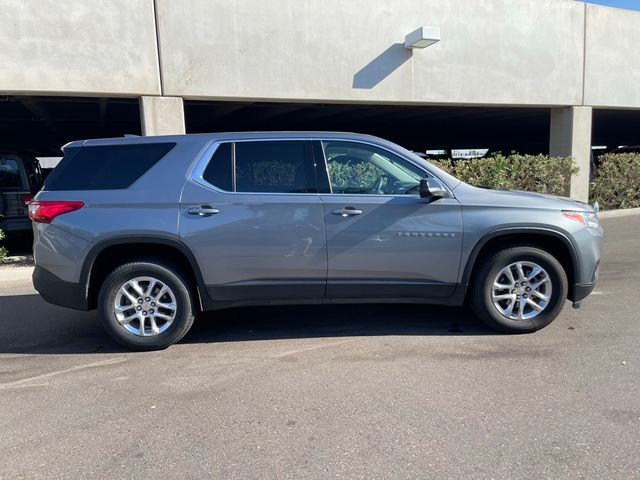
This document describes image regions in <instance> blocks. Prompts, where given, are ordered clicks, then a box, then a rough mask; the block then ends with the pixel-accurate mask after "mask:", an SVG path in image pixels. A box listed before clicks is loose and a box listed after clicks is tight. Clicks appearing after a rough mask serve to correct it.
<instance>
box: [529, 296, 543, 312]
mask: <svg viewBox="0 0 640 480" xmlns="http://www.w3.org/2000/svg"><path fill="white" fill-rule="evenodd" d="M527 305H530V306H531V308H533V309H534V310H535V311H536V312H541V311H542V310H544V308H543V307H541V306H540V305H538V304H537V303H536V302H534V301H533V300H531V299H530V298H527Z"/></svg>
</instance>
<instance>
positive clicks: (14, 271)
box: [0, 265, 33, 282]
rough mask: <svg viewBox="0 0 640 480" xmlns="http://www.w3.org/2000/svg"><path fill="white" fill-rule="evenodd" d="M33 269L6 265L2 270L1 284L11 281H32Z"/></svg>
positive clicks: (0, 270)
mask: <svg viewBox="0 0 640 480" xmlns="http://www.w3.org/2000/svg"><path fill="white" fill-rule="evenodd" d="M32 273H33V267H12V266H11V265H4V266H3V267H1V268H0V282H2V281H11V280H27V279H29V280H31V274H32Z"/></svg>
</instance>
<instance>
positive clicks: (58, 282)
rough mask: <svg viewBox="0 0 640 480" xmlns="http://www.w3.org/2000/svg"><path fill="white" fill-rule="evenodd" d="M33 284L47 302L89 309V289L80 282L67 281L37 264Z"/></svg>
mask: <svg viewBox="0 0 640 480" xmlns="http://www.w3.org/2000/svg"><path fill="white" fill-rule="evenodd" d="M32 279H33V286H34V288H35V289H36V290H37V291H38V293H40V295H41V296H42V298H44V299H45V300H46V301H47V302H49V303H52V304H54V305H60V306H62V307H67V308H73V309H74V310H88V309H89V307H88V302H87V289H86V287H85V286H84V285H82V284H79V283H73V282H67V281H65V280H62V279H60V278H58V277H57V276H55V275H54V274H53V273H51V272H50V271H48V270H46V269H44V268H42V267H40V266H38V265H36V267H35V269H34V270H33V276H32Z"/></svg>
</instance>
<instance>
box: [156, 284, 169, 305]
mask: <svg viewBox="0 0 640 480" xmlns="http://www.w3.org/2000/svg"><path fill="white" fill-rule="evenodd" d="M167 291H168V288H167V286H166V285H163V286H162V288H161V289H160V291H159V292H158V294H157V295H155V296H154V297H153V298H154V300H155V301H156V303H157V304H158V305H159V304H160V299H161V298H162V297H163V295H164V294H165V293H167Z"/></svg>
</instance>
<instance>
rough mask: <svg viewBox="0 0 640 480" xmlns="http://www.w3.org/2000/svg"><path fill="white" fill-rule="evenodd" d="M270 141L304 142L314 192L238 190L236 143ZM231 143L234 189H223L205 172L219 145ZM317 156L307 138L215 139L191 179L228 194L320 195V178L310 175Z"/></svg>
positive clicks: (198, 163)
mask: <svg viewBox="0 0 640 480" xmlns="http://www.w3.org/2000/svg"><path fill="white" fill-rule="evenodd" d="M270 141H280V142H302V143H303V144H304V152H305V154H304V158H303V161H304V164H303V166H304V167H305V176H306V178H307V184H308V188H309V189H311V190H315V191H313V192H293V193H292V192H238V191H236V190H237V186H236V143H241V142H242V143H244V142H270ZM225 143H230V144H231V179H232V180H231V181H232V187H233V191H227V190H223V189H221V188H219V187H217V186H215V185H213V184H211V183H209V182H207V181H206V180H205V179H204V172H205V171H206V169H207V167H208V166H209V162H210V161H211V160H212V158H213V156H214V154H215V153H216V150H217V149H218V147H219V146H220V145H222V144H225ZM314 160H315V157H314V150H313V145H312V141H311V140H310V139H306V138H302V139H300V138H260V139H246V140H245V139H241V140H228V141H227V140H215V141H213V142H211V143H210V144H209V145H208V146H207V147H205V149H204V151H203V152H202V154H201V155H200V159H199V160H198V161H197V162H196V166H195V168H194V169H193V172H192V174H191V179H192V180H193V181H194V182H196V183H197V184H199V185H201V186H203V187H206V188H208V189H210V190H214V191H216V192H219V193H224V194H227V195H316V196H317V195H319V193H318V179H317V178H315V176H314V175H309V171H310V169H313V168H315V167H314V166H315V161H314Z"/></svg>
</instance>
